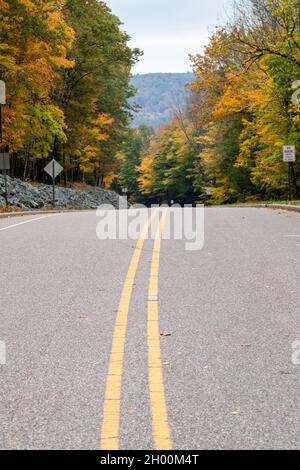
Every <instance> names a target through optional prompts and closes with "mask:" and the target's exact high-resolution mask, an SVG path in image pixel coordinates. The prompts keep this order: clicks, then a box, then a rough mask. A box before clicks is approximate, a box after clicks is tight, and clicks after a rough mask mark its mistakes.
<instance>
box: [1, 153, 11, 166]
mask: <svg viewBox="0 0 300 470" xmlns="http://www.w3.org/2000/svg"><path fill="white" fill-rule="evenodd" d="M0 170H9V154H8V153H7V152H5V153H2V152H1V153H0Z"/></svg>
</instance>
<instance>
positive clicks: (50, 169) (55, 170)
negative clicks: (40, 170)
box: [44, 159, 63, 178]
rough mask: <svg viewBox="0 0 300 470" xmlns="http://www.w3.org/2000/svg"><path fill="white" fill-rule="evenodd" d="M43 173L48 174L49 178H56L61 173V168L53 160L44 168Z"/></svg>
mask: <svg viewBox="0 0 300 470" xmlns="http://www.w3.org/2000/svg"><path fill="white" fill-rule="evenodd" d="M44 171H45V172H46V173H48V175H49V176H51V178H53V177H54V178H56V177H57V176H58V175H59V174H60V173H61V172H62V171H63V167H62V166H61V165H60V164H59V163H58V162H57V161H56V160H54V159H53V160H51V162H50V163H48V165H47V166H45V168H44Z"/></svg>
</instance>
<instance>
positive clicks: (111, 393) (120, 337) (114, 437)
mask: <svg viewBox="0 0 300 470" xmlns="http://www.w3.org/2000/svg"><path fill="white" fill-rule="evenodd" d="M157 213H158V209H156V210H154V211H153V210H152V211H151V215H150V217H149V218H148V221H147V223H146V224H145V226H144V227H143V229H142V231H141V234H140V237H139V239H138V241H137V243H136V246H135V250H134V253H133V256H132V258H131V262H130V266H129V269H128V272H127V276H126V279H125V282H124V286H123V290H122V294H121V299H120V304H119V309H118V314H117V318H116V322H115V326H114V333H113V340H112V347H111V353H110V359H109V365H108V373H107V378H106V388H105V396H104V404H103V420H102V429H101V449H103V450H118V449H119V435H120V410H121V388H122V373H123V363H124V351H125V341H126V328H127V319H128V312H129V305H130V300H131V296H132V290H133V285H134V280H135V276H136V272H137V268H138V264H139V260H140V256H141V252H142V249H143V246H144V243H145V237H146V235H147V232H148V229H149V227H150V225H151V223H152V221H153V219H154V218H155V216H156V214H157Z"/></svg>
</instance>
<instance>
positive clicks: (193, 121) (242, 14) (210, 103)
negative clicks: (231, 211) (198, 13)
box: [135, 0, 300, 203]
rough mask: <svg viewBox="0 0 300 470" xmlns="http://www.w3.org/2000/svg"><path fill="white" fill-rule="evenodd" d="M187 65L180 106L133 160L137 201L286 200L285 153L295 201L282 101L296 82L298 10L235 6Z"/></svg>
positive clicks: (251, 1) (296, 117)
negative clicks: (185, 95)
mask: <svg viewBox="0 0 300 470" xmlns="http://www.w3.org/2000/svg"><path fill="white" fill-rule="evenodd" d="M191 60H192V64H193V69H194V74H195V77H196V78H195V80H194V81H193V82H192V83H191V84H190V85H189V88H190V89H191V92H192V94H191V100H190V103H188V105H187V107H186V109H184V110H178V112H177V113H176V115H175V116H174V119H173V121H172V122H171V123H170V124H169V125H168V126H166V127H165V128H162V129H160V130H159V131H158V132H157V133H156V135H154V136H153V137H152V138H151V140H150V142H149V145H148V147H147V148H146V149H145V153H144V154H142V155H141V158H140V160H141V161H140V163H139V165H138V166H137V167H136V170H135V177H136V179H137V184H138V188H139V192H140V195H139V197H140V198H143V197H145V196H147V197H151V198H153V199H156V200H160V201H161V200H170V199H171V200H172V199H173V200H176V201H179V202H182V201H185V202H190V201H203V200H205V199H207V196H206V193H207V192H208V193H211V194H212V198H213V201H214V202H217V203H224V202H236V201H251V200H257V199H260V200H262V199H277V198H278V199H279V198H287V197H288V177H287V163H283V158H282V146H283V145H285V144H291V145H295V146H296V149H297V154H298V163H296V164H294V165H293V172H292V182H293V197H300V196H299V184H300V182H299V173H300V164H299V161H300V106H299V105H298V104H297V102H296V101H295V100H294V103H293V100H292V95H293V94H294V93H295V91H296V90H295V89H294V88H293V83H294V82H296V81H297V80H300V3H299V1H298V0H297V1H296V0H281V1H279V0H244V1H242V0H239V1H238V2H237V3H236V9H235V14H234V20H233V21H232V22H231V23H230V24H227V25H226V27H222V28H217V29H216V31H215V33H214V34H213V35H212V37H211V39H210V43H209V44H208V45H207V47H206V48H205V51H204V53H203V54H199V55H196V56H193V57H191ZM295 86H297V87H298V88H300V82H299V83H298V85H297V84H295ZM207 188H209V191H208V189H207Z"/></svg>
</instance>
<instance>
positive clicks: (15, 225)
mask: <svg viewBox="0 0 300 470" xmlns="http://www.w3.org/2000/svg"><path fill="white" fill-rule="evenodd" d="M55 215H61V214H49V215H43V216H42V217H35V218H34V219H30V220H25V221H24V222H19V223H18V224H13V225H8V226H7V227H3V228H0V232H3V230H9V229H10V228H14V227H18V226H19V225H24V224H29V223H30V222H35V221H36V220H42V219H48V218H49V217H54V216H55Z"/></svg>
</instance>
